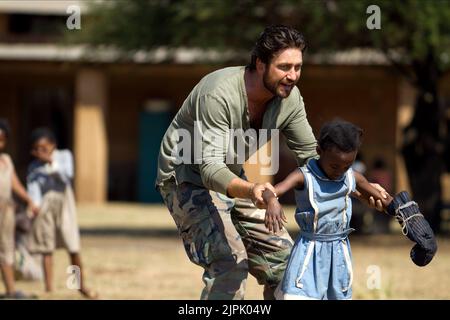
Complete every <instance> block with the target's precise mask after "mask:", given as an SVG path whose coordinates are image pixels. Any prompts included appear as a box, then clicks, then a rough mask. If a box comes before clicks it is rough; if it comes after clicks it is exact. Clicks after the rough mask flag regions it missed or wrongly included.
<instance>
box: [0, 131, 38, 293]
mask: <svg viewBox="0 0 450 320" xmlns="http://www.w3.org/2000/svg"><path fill="white" fill-rule="evenodd" d="M7 143H8V137H7V135H6V132H5V131H4V130H2V129H0V154H1V153H3V152H4V150H5V149H6V146H7ZM6 166H7V163H6V161H5V160H4V159H3V158H2V157H0V169H3V168H4V167H6ZM11 183H12V191H13V192H14V193H15V194H16V195H17V196H18V197H19V198H20V199H22V200H23V201H25V202H26V203H27V204H28V209H29V211H30V212H32V214H33V215H34V216H36V215H37V214H38V213H39V208H38V207H37V206H36V205H35V204H34V203H33V200H31V198H30V196H29V195H28V193H27V192H26V190H25V188H24V186H23V185H22V183H21V182H20V180H19V178H18V177H17V173H16V171H15V170H13V173H12V181H11ZM0 269H1V273H2V277H3V281H4V283H5V288H6V294H7V295H8V296H13V295H14V294H15V292H16V289H15V281H14V268H13V266H12V265H7V264H0Z"/></svg>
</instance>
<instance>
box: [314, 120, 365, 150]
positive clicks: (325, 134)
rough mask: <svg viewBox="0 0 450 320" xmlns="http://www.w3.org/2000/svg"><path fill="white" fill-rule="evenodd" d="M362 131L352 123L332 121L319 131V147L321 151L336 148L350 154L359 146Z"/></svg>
mask: <svg viewBox="0 0 450 320" xmlns="http://www.w3.org/2000/svg"><path fill="white" fill-rule="evenodd" d="M362 135H363V131H362V129H361V128H359V127H357V126H355V125H354V124H353V123H350V122H347V121H343V120H333V121H331V122H328V123H326V124H324V125H323V127H322V129H320V137H319V141H318V143H319V146H320V148H321V149H322V150H330V149H332V148H337V149H339V150H340V151H342V152H352V151H355V150H358V148H359V147H360V146H361V137H362Z"/></svg>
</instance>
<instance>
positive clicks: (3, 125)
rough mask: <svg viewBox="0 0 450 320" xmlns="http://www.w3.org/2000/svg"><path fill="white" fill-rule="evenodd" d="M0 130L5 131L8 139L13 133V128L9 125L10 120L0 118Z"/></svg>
mask: <svg viewBox="0 0 450 320" xmlns="http://www.w3.org/2000/svg"><path fill="white" fill-rule="evenodd" d="M0 130H1V131H3V133H4V134H5V136H6V138H7V139H8V138H9V135H10V133H11V129H10V127H9V123H8V120H6V119H3V118H0Z"/></svg>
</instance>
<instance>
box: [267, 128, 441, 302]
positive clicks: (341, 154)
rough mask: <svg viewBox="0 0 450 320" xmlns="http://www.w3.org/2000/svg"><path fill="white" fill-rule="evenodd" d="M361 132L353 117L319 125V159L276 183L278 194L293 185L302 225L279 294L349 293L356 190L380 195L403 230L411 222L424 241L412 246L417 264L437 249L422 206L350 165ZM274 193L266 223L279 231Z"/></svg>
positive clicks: (334, 296)
mask: <svg viewBox="0 0 450 320" xmlns="http://www.w3.org/2000/svg"><path fill="white" fill-rule="evenodd" d="M361 136H362V130H361V129H360V128H358V127H356V126H355V125H353V124H351V123H348V122H344V121H333V122H330V123H327V124H326V125H324V126H323V128H322V129H321V132H320V138H319V141H318V147H317V153H318V154H319V156H320V159H319V160H317V159H311V160H309V161H308V162H307V164H306V166H304V167H301V168H299V169H296V170H295V171H294V172H292V173H291V174H290V175H289V176H288V177H287V178H286V179H285V180H284V181H282V182H280V183H279V184H277V185H276V186H275V194H276V195H277V196H281V195H282V194H284V193H285V192H286V191H288V190H290V189H292V188H294V192H295V195H296V202H297V209H296V212H295V220H296V221H297V223H298V224H299V226H300V229H301V232H300V235H299V237H298V239H297V240H296V242H295V245H294V247H293V249H292V251H291V255H290V259H289V262H288V266H287V268H286V271H285V274H284V278H283V280H282V282H281V283H280V285H279V286H278V288H277V290H276V298H277V299H339V300H341V299H351V297H352V288H351V286H352V281H353V269H352V261H351V250H350V242H349V239H348V235H349V234H350V232H352V231H353V229H351V228H350V219H351V215H352V207H351V206H352V204H351V203H352V202H351V200H350V198H349V197H350V195H352V194H353V193H357V192H360V193H361V194H362V197H363V198H364V199H366V200H368V199H369V197H370V196H372V197H374V198H375V199H376V200H381V202H382V204H383V207H384V208H385V209H388V210H387V212H388V213H389V214H391V215H393V216H396V217H397V219H399V222H401V223H402V226H403V227H404V230H405V228H406V229H408V226H409V232H410V234H409V235H408V237H409V238H410V239H411V240H413V241H416V242H417V243H418V244H419V242H420V244H421V245H424V247H420V246H419V247H417V248H416V247H415V249H414V248H413V250H412V251H411V258H412V259H413V261H414V262H415V263H416V264H417V265H421V266H423V265H426V264H427V263H428V262H429V261H431V259H432V257H433V255H434V253H435V252H436V245H435V241H434V235H433V234H432V231H431V229H429V225H428V223H427V222H426V221H425V220H424V218H423V216H422V215H421V214H420V212H418V211H416V212H409V211H411V209H417V208H418V207H417V204H416V203H414V202H412V201H410V200H409V199H408V198H407V197H405V195H404V194H403V193H402V194H401V196H402V197H398V196H396V197H395V198H392V197H391V196H389V195H388V196H387V198H383V196H382V195H381V193H380V191H378V190H376V189H375V188H374V187H373V186H371V184H370V183H369V182H368V181H367V180H366V178H365V177H364V176H363V175H361V174H360V173H357V172H355V171H353V170H352V169H351V166H352V164H353V162H354V161H355V158H356V154H357V152H358V148H359V146H360V138H361ZM357 190H358V191H357ZM275 194H274V193H273V192H272V191H270V190H268V189H266V191H265V192H264V194H263V197H264V200H265V201H266V203H268V208H267V211H266V217H265V223H266V226H267V227H268V229H269V230H271V231H274V232H277V231H278V230H279V229H281V227H282V225H283V221H284V222H286V219H285V216H284V213H283V211H282V209H281V206H280V204H279V202H278V200H277V197H276V196H275ZM393 200H395V201H393ZM394 204H395V206H394ZM405 210H406V211H408V210H409V211H408V212H406V211H405ZM399 212H400V213H399ZM402 212H404V213H405V212H406V213H407V214H408V215H407V216H405V215H403V213H402ZM410 213H411V214H410ZM400 220H402V221H400ZM407 221H409V222H408V224H406V222H407ZM407 233H408V231H406V233H405V234H407ZM419 233H420V236H422V234H423V235H425V237H423V241H422V239H419V238H418V237H417V235H418V234H419ZM416 246H418V245H416ZM424 248H425V249H426V250H425V249H424Z"/></svg>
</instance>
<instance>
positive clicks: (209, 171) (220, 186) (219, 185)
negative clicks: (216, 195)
mask: <svg viewBox="0 0 450 320" xmlns="http://www.w3.org/2000/svg"><path fill="white" fill-rule="evenodd" d="M195 112H196V116H197V117H196V119H197V121H196V122H195V130H197V132H199V134H200V138H201V141H192V143H199V142H200V143H201V154H199V155H195V156H201V158H200V159H197V158H195V161H196V162H198V163H199V170H200V176H201V178H202V182H203V185H204V186H205V187H206V188H207V189H209V190H214V191H217V192H220V193H223V194H228V195H229V196H231V197H233V196H238V195H245V193H246V191H245V190H247V191H248V187H249V185H247V184H246V183H244V182H243V181H244V180H242V179H240V178H239V177H238V176H237V175H236V174H234V173H233V172H231V170H230V169H229V168H228V167H227V165H226V163H225V160H226V155H227V151H228V142H229V133H230V117H231V116H230V111H229V109H228V108H227V106H226V105H225V102H224V101H222V100H220V99H219V98H218V97H215V96H211V95H204V96H202V97H201V98H200V101H199V103H198V104H197V105H196V106H195ZM235 179H239V180H242V181H240V182H239V183H238V184H237V185H236V184H235V182H234V183H233V184H232V185H231V192H232V194H230V193H228V190H227V189H228V187H229V185H230V183H231V182H232V180H235ZM239 180H238V181H239ZM235 181H236V180H235ZM236 189H237V192H236ZM244 189H245V190H244Z"/></svg>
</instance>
